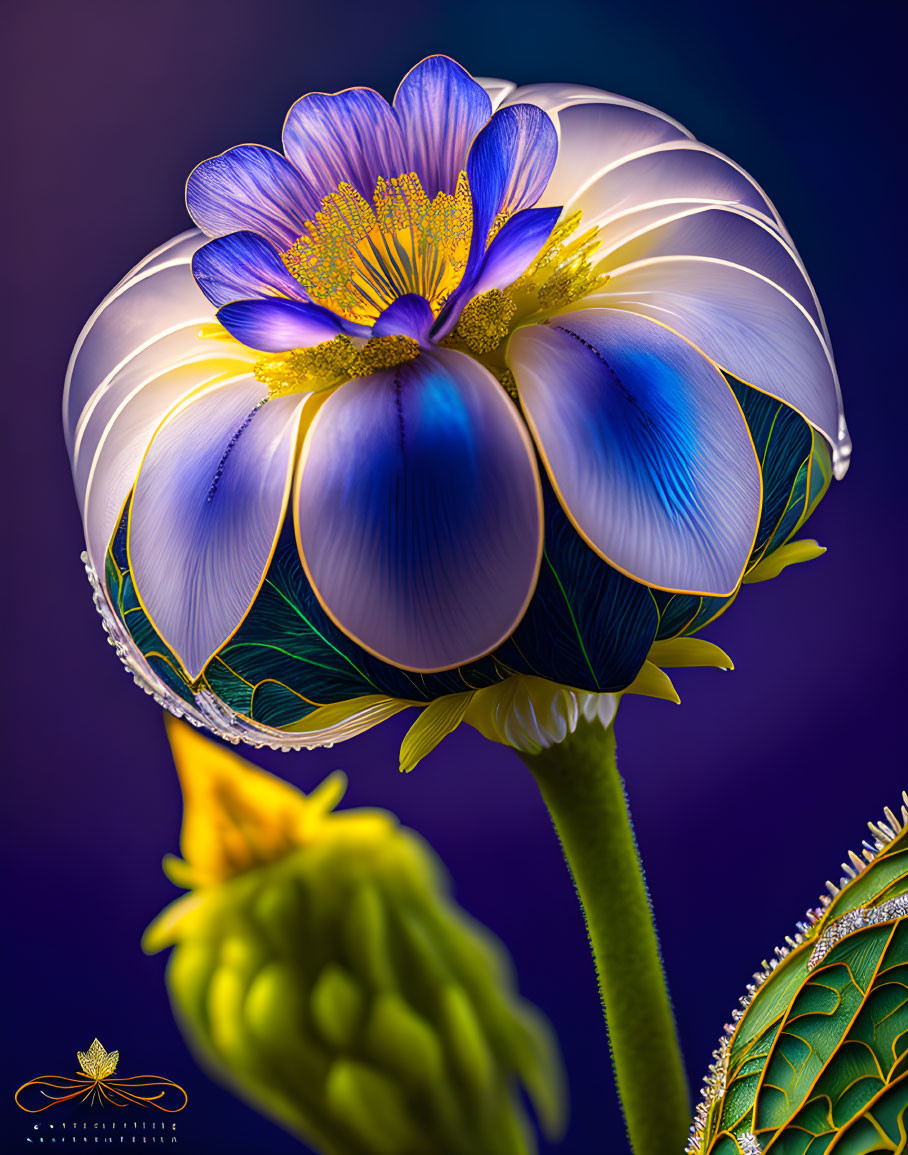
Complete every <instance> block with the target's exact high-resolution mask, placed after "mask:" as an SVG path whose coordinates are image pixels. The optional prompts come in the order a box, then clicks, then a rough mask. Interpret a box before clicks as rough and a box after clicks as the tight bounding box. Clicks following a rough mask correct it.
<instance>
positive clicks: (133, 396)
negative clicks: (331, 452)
mask: <svg viewBox="0 0 908 1155" xmlns="http://www.w3.org/2000/svg"><path fill="white" fill-rule="evenodd" d="M175 336H179V335H178V334H177V335H175ZM173 341H174V338H170V339H165V340H164V341H161V342H159V343H158V344H156V345H154V346H152V347H151V348H150V349H147V350H145V352H144V353H142V354H139V356H137V357H136V358H135V359H134V360H132V361H131V362H130V363H129V364H128V365H127V366H126V367H125V368H124V369H123V370H121V372H119V373H118V374H116V376H115V377H114V378H113V380H112V381H111V383H110V386H109V387H108V388H107V389H106V390H105V391H104V394H103V395H102V396H101V398H100V399H99V401H98V404H97V405H96V406H94V408H93V409H92V411H91V414H90V416H89V418H88V420H87V422H86V424H85V426H84V428H83V429H82V431H81V437H80V438H79V440H78V442H77V446H76V450H77V452H76V456H75V458H74V462H73V478H74V480H75V484H76V494H77V496H78V497H79V503H80V506H81V508H82V516H83V520H84V522H85V539H86V542H87V545H88V553H89V556H90V558H91V560H92V564H93V565H94V567H95V569H96V571H97V572H98V573H103V572H104V554H105V552H106V550H107V546H108V544H109V543H110V539H111V537H112V536H113V533H114V530H115V529H116V527H117V524H118V523H119V520H120V517H121V515H122V511H123V504H124V502H125V501H126V499H127V497H128V496H129V492H130V490H131V489H132V487H133V485H134V483H135V480H136V475H137V474H138V472H139V466H140V465H141V463H142V458H143V457H144V456H145V451H146V450H147V448H148V445H149V443H150V442H151V439H152V437H153V436H154V433H155V430H156V429H157V428H158V426H159V425H160V424H161V422H162V421H163V420H164V418H165V416H166V415H167V413H168V412H169V411H170V410H171V409H173V407H174V406H175V405H176V404H177V403H178V402H180V401H182V400H183V398H185V397H188V396H190V395H191V394H193V393H196V392H198V391H199V390H202V389H204V388H206V387H207V386H208V385H210V384H213V383H215V382H218V383H223V382H224V381H225V380H227V379H229V378H230V377H231V376H232V377H233V378H234V379H239V378H241V377H248V376H249V372H250V368H251V366H250V365H249V364H248V363H244V362H242V361H232V360H231V359H230V358H226V357H224V356H223V351H221V352H220V355H218V351H217V350H213V349H211V348H210V346H211V345H213V344H214V342H208V343H207V344H208V346H209V348H208V349H206V350H205V351H204V352H202V353H199V352H198V351H197V352H196V356H195V358H194V359H188V358H186V357H185V356H184V357H183V358H182V359H181V358H180V356H179V353H180V350H179V349H178V348H174V345H173ZM171 350H173V353H174V355H173V356H172V357H171V356H170V351H171Z"/></svg>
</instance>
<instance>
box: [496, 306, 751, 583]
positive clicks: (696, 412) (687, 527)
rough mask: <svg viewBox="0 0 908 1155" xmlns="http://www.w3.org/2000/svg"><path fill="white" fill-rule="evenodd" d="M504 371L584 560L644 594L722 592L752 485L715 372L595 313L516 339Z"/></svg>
mask: <svg viewBox="0 0 908 1155" xmlns="http://www.w3.org/2000/svg"><path fill="white" fill-rule="evenodd" d="M509 362H510V365H511V368H512V370H513V372H514V376H515V378H516V381H517V388H518V391H519V393H520V400H521V402H522V404H523V406H524V411H525V413H526V415H527V420H528V422H529V424H530V427H531V429H532V431H533V433H534V436H535V438H536V442H537V445H538V446H539V448H540V452H541V453H542V456H543V459H544V461H545V464H546V468H547V470H548V473H549V476H550V478H551V480H552V484H553V486H554V487H555V490H556V492H557V493H558V495H559V498H560V500H561V503H562V505H563V506H564V508H565V511H566V512H567V514H568V516H569V517H570V518H571V520H572V521H573V522H574V524H575V525H576V527H577V529H578V530H579V532H580V533H581V534H582V535H583V537H584V538H585V539H586V541H587V542H588V543H589V544H590V545H591V546H592V547H593V549H595V550H596V551H597V552H598V553H599V554H601V555H602V556H603V557H605V559H606V560H607V561H609V562H610V563H611V564H612V565H614V566H615V567H616V568H618V569H620V570H621V571H622V572H624V573H626V574H628V575H629V576H631V577H634V578H636V579H637V580H639V581H642V582H644V583H645V584H646V585H650V586H655V587H657V588H660V589H669V590H677V591H684V592H698V593H710V594H727V593H730V592H731V591H732V590H734V589H735V588H736V587H737V585H738V582H739V580H740V578H741V574H742V573H743V572H744V566H745V565H746V564H747V560H748V558H749V556H750V552H751V549H752V547H753V542H754V536H755V534H756V530H757V524H758V521H759V517H760V502H761V483H760V468H759V464H758V462H757V458H756V454H755V452H754V448H753V443H752V441H751V439H750V434H749V432H748V429H747V425H746V423H745V421H744V418H743V416H742V414H741V410H740V409H739V407H738V403H737V401H736V400H735V398H734V395H733V394H732V392H731V390H730V388H729V387H728V384H727V382H726V381H725V379H724V378H723V377H722V375H721V373H719V372H718V370H717V369H716V368H715V367H714V366H712V365H711V364H710V363H709V362H708V361H707V360H706V359H705V358H704V357H702V356H701V355H700V353H699V352H698V351H697V350H696V349H695V348H693V346H691V345H689V344H688V343H687V342H686V341H684V340H682V339H681V338H680V337H678V336H677V334H675V333H673V332H671V331H670V330H669V329H666V328H665V327H664V326H662V325H655V324H653V323H652V322H651V321H648V320H646V319H645V318H642V317H634V318H633V319H631V316H630V314H625V315H622V314H621V313H620V311H618V310H614V311H613V310H609V309H596V310H585V311H583V312H578V313H569V314H565V315H563V316H560V317H556V318H555V320H554V321H552V323H551V325H550V326H534V327H531V328H526V329H520V330H518V331H517V332H516V333H515V334H514V336H513V337H512V339H511V343H510V350H509Z"/></svg>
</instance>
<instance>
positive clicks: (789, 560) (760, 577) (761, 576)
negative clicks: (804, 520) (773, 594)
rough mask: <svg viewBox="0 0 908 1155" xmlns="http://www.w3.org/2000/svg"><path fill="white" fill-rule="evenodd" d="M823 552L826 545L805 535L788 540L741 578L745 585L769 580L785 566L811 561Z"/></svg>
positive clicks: (776, 575) (777, 574)
mask: <svg viewBox="0 0 908 1155" xmlns="http://www.w3.org/2000/svg"><path fill="white" fill-rule="evenodd" d="M825 552H826V546H825V545H820V544H819V542H816V541H814V539H813V538H809V537H805V538H801V540H800V541H790V542H788V543H787V544H786V545H780V546H779V548H778V549H777V550H773V552H772V553H771V554H770V555H769V557H767V558H764V559H763V561H761V562H758V563H757V564H756V565H755V566H754V568H753V569H752V570H751V571H750V572H749V573H746V574H745V575H744V577H743V579H742V580H743V582H744V584H745V585H750V584H751V583H752V582H765V581H769V579H770V578H774V577H778V576H779V574H780V573H781V572H782V570H783V569H785V568H786V566H790V565H800V563H801V562H802V561H813V559H814V558H816V557H819V556H820V554H824V553H825Z"/></svg>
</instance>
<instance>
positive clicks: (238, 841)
mask: <svg viewBox="0 0 908 1155" xmlns="http://www.w3.org/2000/svg"><path fill="white" fill-rule="evenodd" d="M168 732H169V736H170V740H171V745H172V747H173V751H174V757H175V760H176V763H177V769H178V771H179V774H180V780H181V784H182V787H183V793H184V820H183V831H182V835H181V849H182V853H183V858H182V860H179V859H174V858H169V859H168V860H167V863H166V866H167V871H168V874H169V875H170V877H171V878H173V879H174V880H177V881H178V882H179V883H180V884H182V885H185V886H187V887H189V888H190V894H188V895H186V896H184V897H183V898H180V899H177V900H176V902H174V903H173V904H171V906H170V907H168V908H167V909H166V910H164V911H163V912H162V913H161V914H160V915H159V916H158V918H157V919H156V920H155V921H154V922H153V923H152V925H151V926H150V927H149V928H148V930H147V931H146V933H145V938H144V940H143V946H144V947H145V949H146V950H148V951H157V950H160V949H162V948H164V947H167V946H173V948H174V949H173V952H172V954H171V957H170V961H169V964H168V969H167V984H168V989H169V992H170V997H171V1001H172V1004H173V1007H174V1010H175V1013H176V1015H177V1018H178V1020H179V1022H180V1024H181V1027H182V1029H183V1032H184V1034H185V1036H186V1038H187V1041H188V1042H189V1043H190V1045H191V1046H192V1048H193V1050H194V1051H195V1053H196V1054H197V1056H198V1058H199V1060H200V1061H201V1062H202V1063H203V1064H204V1065H205V1066H206V1067H207V1068H208V1069H209V1070H210V1071H211V1073H212V1074H213V1075H214V1076H215V1077H216V1078H218V1079H220V1080H221V1081H223V1082H226V1083H227V1084H228V1085H229V1086H230V1087H231V1088H232V1089H233V1090H235V1091H236V1092H237V1093H238V1094H240V1095H241V1096H242V1097H243V1098H245V1099H246V1100H247V1101H248V1102H250V1103H251V1104H252V1105H253V1106H254V1107H256V1108H257V1109H259V1110H261V1111H262V1112H263V1113H265V1114H267V1115H270V1116H271V1117H272V1118H274V1119H275V1120H276V1121H278V1122H280V1123H281V1124H283V1125H284V1126H285V1127H287V1128H288V1129H290V1130H291V1131H293V1132H295V1133H296V1134H298V1135H299V1136H300V1137H301V1138H302V1139H304V1140H305V1141H306V1142H307V1143H308V1144H310V1145H313V1146H315V1147H316V1148H317V1149H318V1150H320V1151H322V1152H324V1153H325V1155H479V1153H481V1155H530V1153H532V1152H533V1151H535V1149H536V1143H535V1137H534V1132H533V1130H532V1128H531V1127H530V1125H529V1122H528V1120H527V1118H526V1115H525V1113H524V1110H523V1107H522V1105H521V1096H520V1089H521V1086H522V1087H523V1088H524V1090H525V1091H526V1092H527V1094H528V1096H529V1098H530V1100H531V1101H532V1102H533V1104H534V1106H535V1107H536V1110H537V1112H538V1113H539V1116H540V1120H541V1123H542V1126H543V1127H544V1129H545V1130H546V1132H547V1133H548V1134H550V1135H553V1136H555V1135H558V1134H559V1133H560V1131H561V1130H562V1128H563V1116H564V1090H563V1088H564V1084H563V1075H562V1070H561V1065H560V1059H559V1056H558V1052H557V1047H556V1045H555V1044H554V1042H553V1039H552V1036H551V1032H550V1030H549V1028H548V1026H547V1024H546V1023H545V1021H544V1020H543V1019H542V1016H541V1015H540V1014H539V1013H538V1012H537V1011H536V1010H535V1009H534V1008H533V1007H531V1006H529V1005H528V1004H527V1003H525V1002H524V1001H523V1000H521V999H520V998H519V997H518V996H517V994H516V990H515V984H514V981H513V976H512V972H511V967H510V962H509V959H508V956H507V954H506V952H505V951H504V949H503V947H502V946H501V944H500V943H499V942H498V941H497V940H496V939H494V937H493V936H492V935H491V934H490V933H489V932H488V931H487V930H486V929H485V928H483V927H481V926H479V925H478V924H477V923H475V922H474V921H473V920H471V919H470V918H469V917H468V916H467V915H466V914H465V913H464V912H463V911H462V910H460V908H458V907H457V906H456V904H455V903H454V902H453V900H452V899H451V897H450V895H449V893H448V890H447V884H446V880H445V876H444V871H443V868H442V867H441V864H440V863H439V861H438V859H437V858H436V857H435V855H434V854H433V853H432V851H431V850H430V848H429V847H428V846H427V845H426V843H425V842H423V840H422V839H421V838H419V836H418V835H416V834H415V833H414V832H413V831H411V830H407V829H406V828H404V827H401V826H400V825H399V824H398V823H397V822H396V820H395V819H394V817H393V816H392V815H390V814H388V813H386V812H384V811H377V810H348V811H339V812H337V813H333V812H332V811H333V808H334V806H335V805H336V803H337V802H338V801H339V799H340V797H341V795H342V793H343V776H342V775H337V774H336V775H332V776H331V777H330V778H329V779H327V780H326V782H324V783H323V784H322V785H321V786H320V787H319V788H318V789H317V790H316V791H314V792H313V793H312V794H310V795H309V796H306V795H304V794H302V793H301V792H300V791H298V790H296V789H294V788H293V787H291V786H289V785H288V784H287V783H285V782H283V781H281V780H280V779H277V778H274V777H272V776H271V775H269V774H266V773H264V772H263V771H261V770H258V769H256V768H255V767H252V766H250V765H248V764H247V763H245V762H243V761H242V760H241V759H240V758H238V757H237V756H236V755H235V754H233V753H232V752H231V751H229V750H227V749H225V748H224V747H222V746H218V745H215V744H214V743H213V742H210V741H209V740H208V739H207V738H204V737H202V736H201V735H200V734H198V733H196V732H195V731H193V730H191V729H190V728H189V727H187V726H186V725H185V724H183V723H180V722H175V721H171V722H170V723H169V726H168Z"/></svg>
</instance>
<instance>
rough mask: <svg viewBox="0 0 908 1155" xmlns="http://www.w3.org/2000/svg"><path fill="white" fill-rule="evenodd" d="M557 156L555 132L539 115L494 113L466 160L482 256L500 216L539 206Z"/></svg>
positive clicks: (532, 111) (533, 111)
mask: <svg viewBox="0 0 908 1155" xmlns="http://www.w3.org/2000/svg"><path fill="white" fill-rule="evenodd" d="M557 152H558V137H557V136H556V134H555V129H554V127H553V125H552V122H551V121H550V120H549V118H548V117H547V116H546V115H545V113H544V112H542V111H541V110H540V109H538V108H535V107H534V106H533V105H531V104H518V105H512V106H510V107H508V108H504V109H502V110H501V111H500V112H496V113H495V115H494V116H493V117H492V119H491V120H490V121H489V123H488V124H487V125H486V127H485V128H484V129H483V130H482V132H481V133H480V134H479V135H478V136H477V137H476V139H475V140H474V141H473V147H472V148H471V149H470V155H469V157H468V158H467V176H468V177H469V180H470V190H471V192H472V194H473V241H474V246H478V251H480V252H481V251H483V250H484V249H485V245H486V239H487V237H488V235H489V229H490V228H491V227H492V223H493V222H494V220H495V217H496V216H497V215H498V214H499V213H502V212H505V213H515V212H518V211H519V210H520V209H526V208H530V207H531V206H532V205H534V204H535V203H536V201H537V200H538V199H539V197H540V196H541V195H542V192H543V189H544V188H545V186H546V185H547V184H548V181H549V177H550V176H551V175H552V168H553V167H554V164H555V156H556V154H557ZM474 251H475V250H474Z"/></svg>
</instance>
